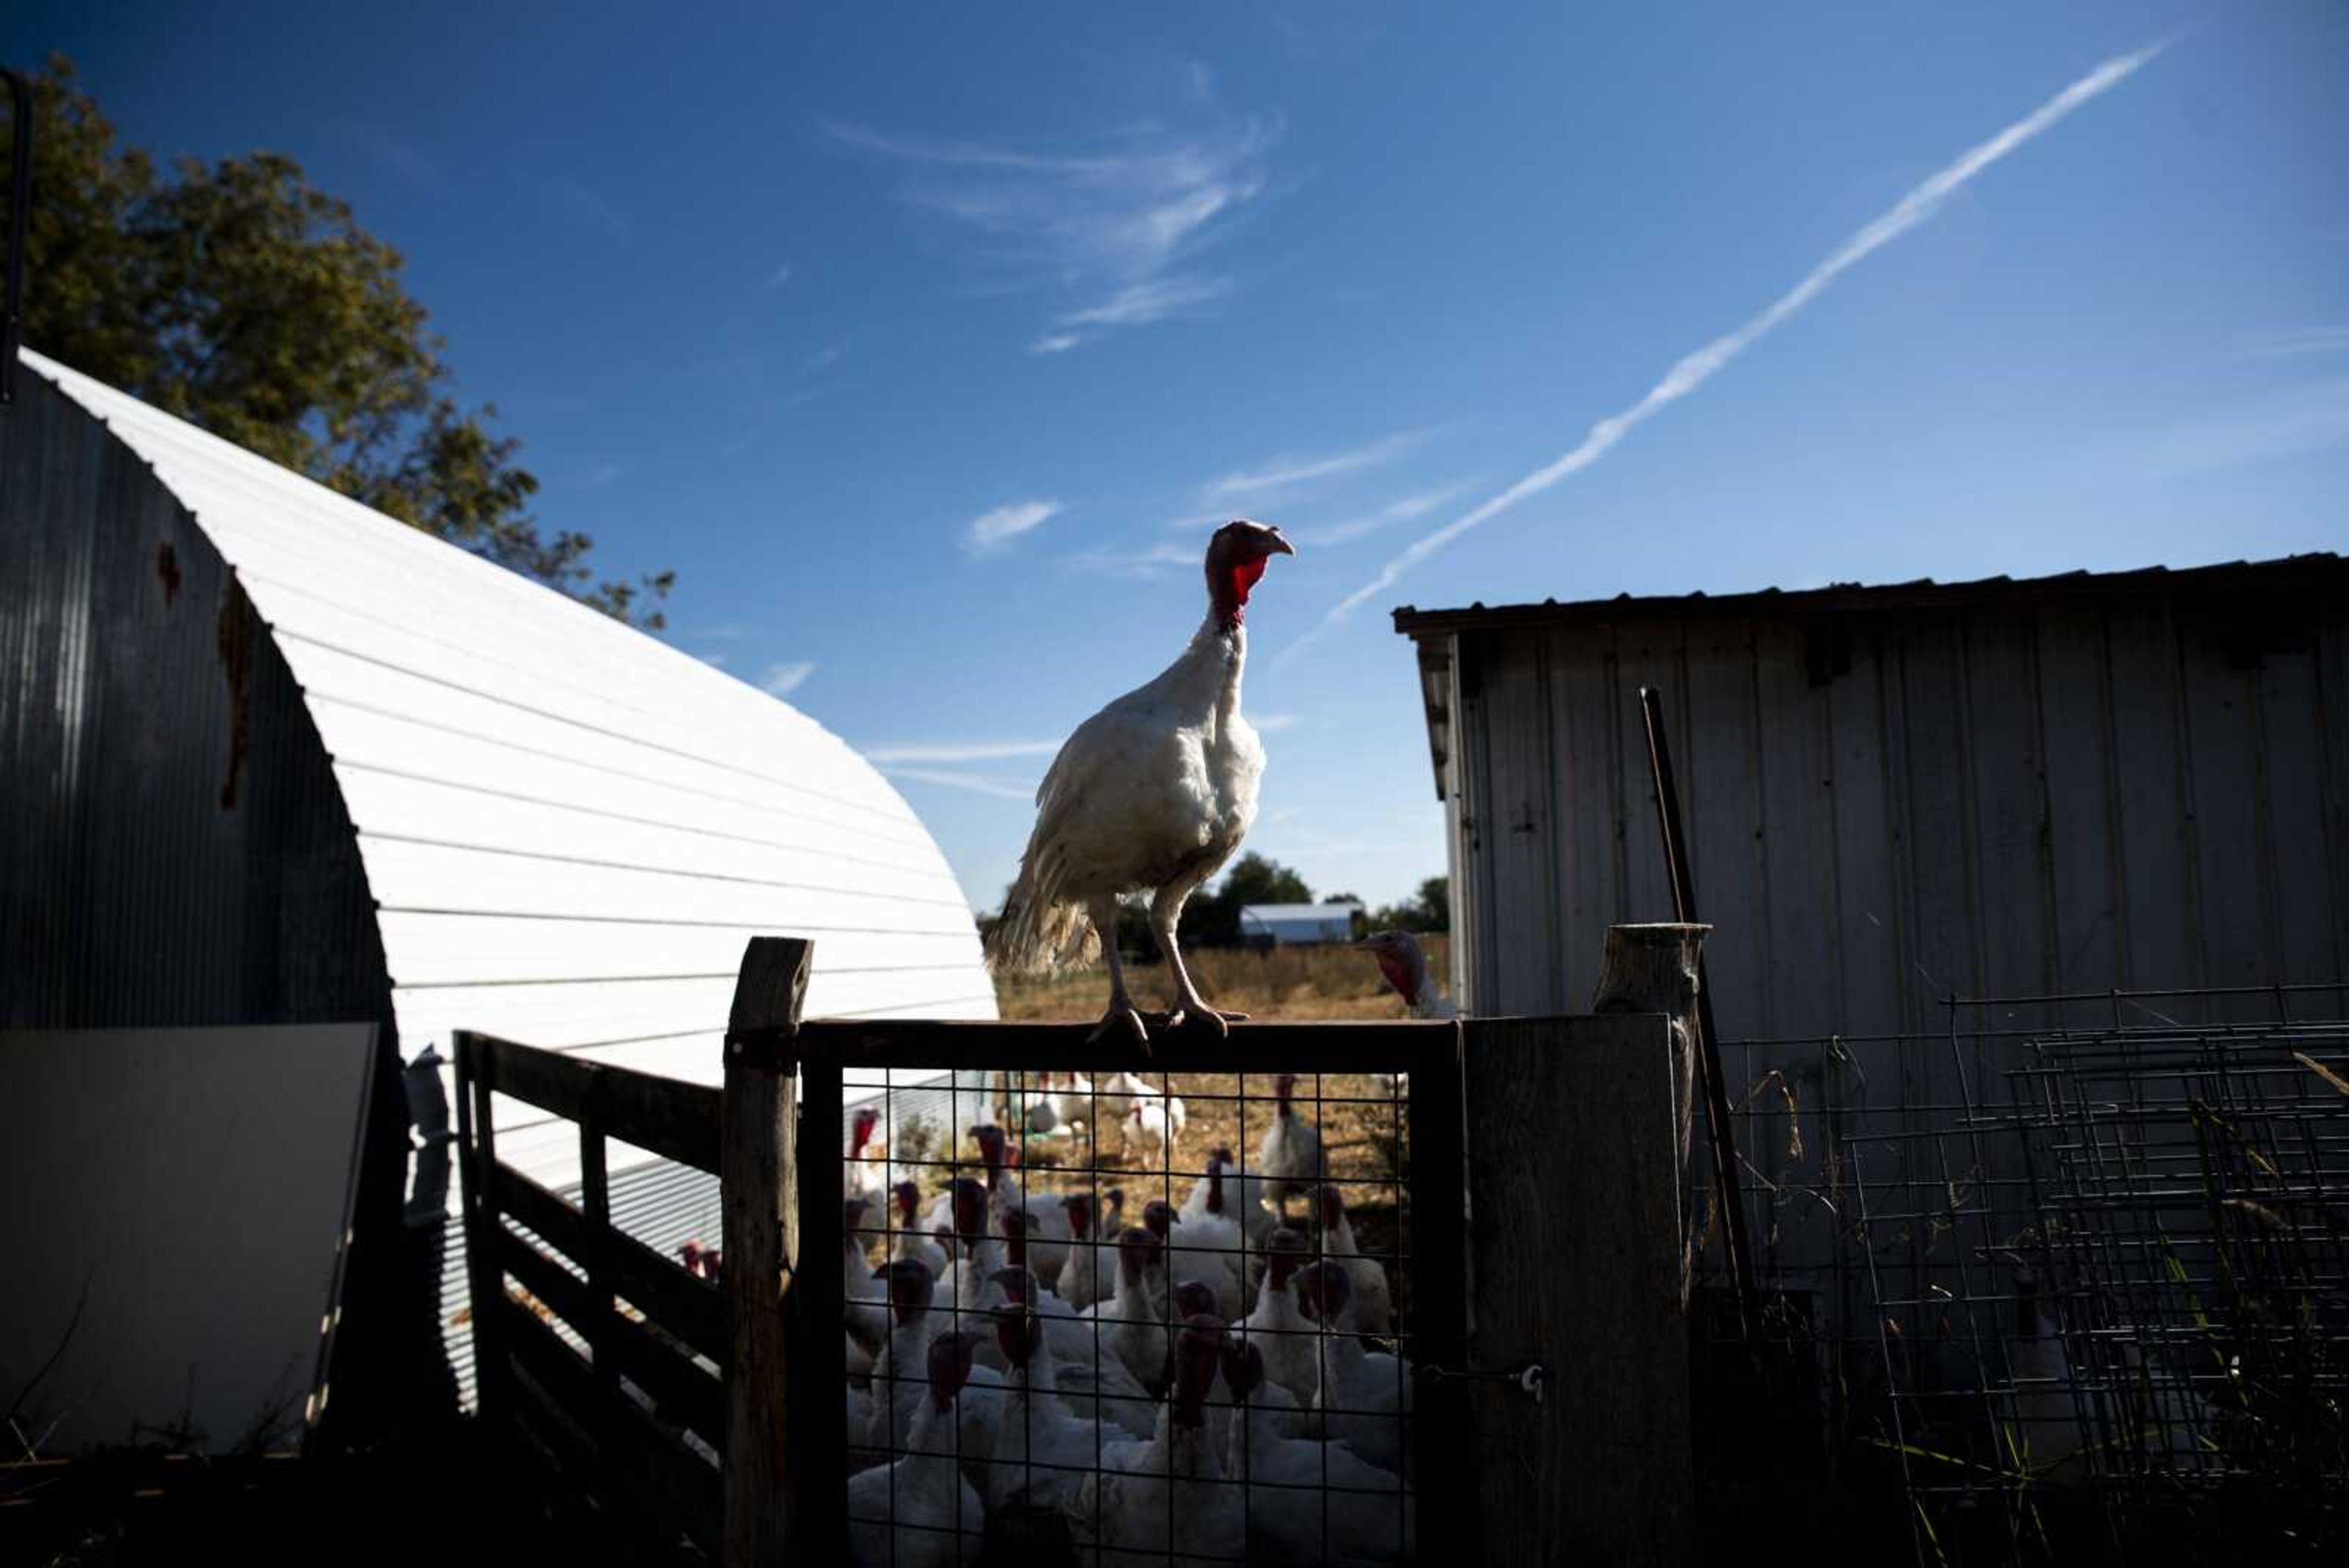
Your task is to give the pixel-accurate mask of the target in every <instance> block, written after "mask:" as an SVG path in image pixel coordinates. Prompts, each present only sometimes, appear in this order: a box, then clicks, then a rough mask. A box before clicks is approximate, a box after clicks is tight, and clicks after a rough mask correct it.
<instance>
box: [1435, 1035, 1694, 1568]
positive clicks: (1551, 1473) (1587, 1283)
mask: <svg viewBox="0 0 2349 1568" xmlns="http://www.w3.org/2000/svg"><path fill="white" fill-rule="evenodd" d="M1463 1027H1464V1032H1465V1033H1464V1041H1463V1050H1462V1059H1463V1066H1464V1090H1465V1093H1466V1099H1467V1113H1468V1114H1467V1124H1468V1128H1469V1148H1470V1161H1469V1165H1470V1175H1469V1209H1470V1214H1471V1219H1470V1222H1469V1255H1470V1259H1471V1273H1470V1278H1471V1279H1472V1280H1473V1281H1474V1289H1475V1331H1474V1333H1473V1334H1471V1335H1470V1337H1469V1345H1470V1362H1471V1366H1473V1367H1474V1369H1475V1377H1474V1378H1473V1380H1472V1381H1471V1382H1470V1383H1469V1385H1468V1386H1469V1388H1470V1389H1471V1391H1472V1396H1471V1397H1472V1406H1473V1409H1474V1412H1475V1441H1474V1444H1473V1446H1472V1448H1471V1450H1470V1458H1471V1462H1472V1464H1473V1466H1474V1469H1475V1483H1474V1484H1475V1496H1474V1499H1473V1502H1474V1506H1475V1513H1476V1518H1477V1520H1478V1521H1479V1523H1480V1526H1481V1531H1482V1540H1481V1542H1480V1545H1479V1551H1478V1554H1477V1561H1478V1562H1479V1563H1494V1564H1504V1563H1607V1564H1609V1568H1665V1565H1673V1568H1677V1565H1679V1564H1683V1563H1689V1562H1691V1561H1692V1551H1693V1546H1692V1542H1693V1540H1694V1530H1693V1521H1692V1512H1693V1510H1694V1505H1695V1478H1694V1472H1693V1469H1692V1465H1691V1460H1690V1449H1689V1387H1688V1329H1687V1316H1686V1314H1685V1313H1684V1312H1683V1310H1682V1305H1681V1296H1680V1258H1681V1238H1680V1215H1679V1208H1678V1200H1677V1197H1676V1182H1677V1176H1676V1172H1675V1170H1674V1148H1675V1136H1674V1109H1673V1104H1672V1072H1673V1064H1672V1054H1671V1053H1672V1044H1671V1026H1670V1024H1669V1023H1668V1021H1667V1020H1666V1019H1664V1018H1663V1017H1661V1016H1659V1015H1657V1014H1655V1013H1641V1014H1616V1015H1612V1016H1608V1017H1597V1018H1494V1019H1470V1020H1467V1021H1464V1025H1463ZM1533 1364H1538V1365H1539V1366H1540V1367H1541V1369H1542V1375H1541V1377H1540V1379H1539V1385H1540V1397H1539V1399H1538V1400H1537V1399H1536V1398H1535V1397H1533V1396H1532V1395H1531V1394H1530V1393H1529V1392H1527V1391H1526V1387H1525V1386H1524V1385H1523V1384H1522V1383H1521V1382H1520V1381H1518V1380H1516V1379H1511V1378H1507V1377H1502V1376H1495V1374H1503V1373H1511V1372H1516V1371H1519V1370H1520V1369H1522V1368H1524V1367H1526V1366H1528V1365H1533ZM1423 1484H1425V1483H1424V1480H1423Z"/></svg>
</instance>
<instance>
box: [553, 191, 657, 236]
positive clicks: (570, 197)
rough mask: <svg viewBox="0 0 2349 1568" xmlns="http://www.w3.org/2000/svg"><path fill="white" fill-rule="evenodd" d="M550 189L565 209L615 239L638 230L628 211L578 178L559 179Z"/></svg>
mask: <svg viewBox="0 0 2349 1568" xmlns="http://www.w3.org/2000/svg"><path fill="white" fill-rule="evenodd" d="M550 189H551V190H552V191H553V192H554V199H555V201H556V202H560V203H561V204H562V206H563V207H564V210H566V211H568V212H570V213H574V215H576V216H578V217H580V218H584V219H585V220H586V221H587V222H588V223H592V224H594V225H595V227H596V228H599V229H601V230H603V231H604V233H605V234H607V235H609V236H610V237H611V238H613V239H616V240H625V239H627V238H628V237H629V236H631V235H633V234H635V233H636V225H635V224H634V223H630V222H629V221H628V216H627V214H626V213H623V212H621V211H620V209H619V208H617V207H615V206H614V205H612V203H611V202H607V201H605V199H604V198H603V197H602V196H599V195H597V194H596V193H595V192H593V191H591V190H589V189H588V188H587V187H586V186H585V185H583V184H581V183H580V182H578V181H576V180H557V181H556V182H554V184H553V185H552V186H551V187H550Z"/></svg>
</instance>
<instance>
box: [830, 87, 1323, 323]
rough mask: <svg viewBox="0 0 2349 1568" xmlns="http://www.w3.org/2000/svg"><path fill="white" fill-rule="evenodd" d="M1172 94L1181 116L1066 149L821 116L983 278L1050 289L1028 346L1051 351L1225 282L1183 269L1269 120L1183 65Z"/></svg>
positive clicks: (1262, 181)
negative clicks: (951, 232)
mask: <svg viewBox="0 0 2349 1568" xmlns="http://www.w3.org/2000/svg"><path fill="white" fill-rule="evenodd" d="M1182 98H1183V102H1182V103H1181V104H1180V106H1179V108H1180V109H1181V111H1182V116H1183V118H1184V119H1186V120H1188V121H1191V122H1193V123H1190V124H1187V125H1185V126H1184V127H1182V128H1180V129H1176V128H1171V127H1169V126H1166V125H1163V124H1148V125H1144V126H1141V127H1137V128H1133V129H1128V130H1123V131H1120V132H1116V133H1113V134H1110V135H1106V136H1104V137H1102V138H1100V139H1099V140H1097V141H1095V142H1094V143H1093V144H1092V145H1091V146H1088V147H1085V148H1082V149H1078V150H1050V151H1037V150H1031V149H1027V148H1022V147H1019V146H1013V145H1006V144H1001V143H991V142H983V141H966V140H932V139H926V138H921V137H910V136H901V135H895V134H892V133H889V132H886V131H882V130H874V129H873V128H871V127H869V126H864V125H858V124H854V123H852V122H849V121H845V120H837V119H828V120H825V121H823V134H824V135H825V136H826V137H827V138H829V139H830V140H832V141H833V142H834V143H835V144H837V145H839V146H842V147H844V148H850V149H854V151H860V152H864V153H866V154H869V155H872V156H874V157H878V158H883V159H886V160H888V161H890V162H892V163H894V164H895V165H896V166H897V168H898V170H899V171H900V184H899V186H898V195H899V196H900V198H901V199H902V200H904V201H905V202H907V203H908V204H909V205H912V206H914V207H916V208H919V209H920V210H922V211H923V212H925V213H929V214H931V215H932V216H933V217H936V218H937V219H940V220H942V221H944V222H946V223H949V224H951V225H953V226H955V227H957V228H959V229H962V230H964V231H967V232H969V233H972V234H977V235H978V238H979V241H980V244H979V245H978V248H977V250H976V252H975V253H974V255H973V258H972V259H973V260H974V261H975V263H976V265H978V268H979V270H980V273H981V275H982V278H983V281H984V282H985V283H986V284H987V285H988V286H989V288H990V290H991V291H995V292H1030V291H1042V292H1046V293H1049V294H1050V295H1052V296H1056V297H1057V298H1058V299H1059V300H1060V301H1061V304H1060V305H1059V306H1058V307H1057V308H1055V309H1053V310H1052V311H1051V313H1050V317H1049V318H1048V320H1047V322H1046V324H1045V328H1044V330H1043V331H1041V332H1040V334H1039V336H1037V337H1034V338H1033V339H1032V340H1030V343H1029V344H1028V351H1029V352H1030V353H1031V354H1062V353H1066V352H1068V351H1069V350H1070V349H1071V348H1076V347H1078V346H1079V345H1081V344H1082V343H1085V342H1088V341H1090V340H1091V339H1092V338H1093V337H1098V336H1100V335H1102V334H1103V333H1106V332H1109V331H1112V330H1115V329H1118V328H1121V327H1139V326H1144V325H1148V324H1150V323H1153V322H1160V321H1167V320H1172V319H1174V318H1176V317H1184V316H1190V315H1195V314H1198V313H1200V312H1202V311H1203V310H1205V309H1206V307H1208V306H1211V305H1213V304H1215V303H1216V302H1217V301H1219V300H1221V299H1223V298H1224V297H1226V296H1228V295H1229V294H1230V293H1231V292H1232V289H1233V287H1234V284H1233V281H1232V279H1231V278H1229V277H1228V276H1223V275H1206V274H1201V273H1198V272H1195V271H1189V270H1186V269H1188V268H1190V267H1191V266H1192V265H1193V264H1194V263H1195V261H1196V260H1197V258H1198V257H1199V255H1200V253H1201V252H1202V251H1204V250H1205V249H1206V247H1207V246H1208V245H1210V244H1213V243H1215V242H1216V240H1217V239H1219V238H1220V237H1221V234H1223V232H1225V231H1226V230H1228V228H1229V227H1230V225H1231V223H1232V221H1233V220H1234V219H1235V217H1236V216H1237V214H1238V213H1241V212H1242V211H1243V210H1245V209H1246V208H1247V206H1248V205H1249V204H1250V203H1251V202H1255V201H1256V200H1257V198H1258V197H1260V196H1261V195H1263V193H1264V192H1265V190H1266V188H1267V184H1268V174H1267V171H1266V158H1267V155H1268V152H1269V151H1270V150H1271V148H1272V146H1273V144H1274V143H1275V142H1277V141H1278V140H1279V136H1280V130H1281V127H1280V122H1279V121H1278V119H1266V118H1257V117H1241V116H1234V115H1232V114H1230V113H1228V112H1227V111H1226V110H1224V109H1221V108H1220V107H1219V106H1218V105H1217V104H1216V99H1215V93H1214V83H1213V78H1212V76H1208V75H1202V74H1197V73H1193V74H1191V75H1190V76H1189V77H1188V78H1186V88H1185V92H1184V93H1183V95H1182Z"/></svg>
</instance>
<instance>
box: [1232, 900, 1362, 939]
mask: <svg viewBox="0 0 2349 1568" xmlns="http://www.w3.org/2000/svg"><path fill="white" fill-rule="evenodd" d="M1361 912H1362V907H1361V905H1360V904H1355V903H1336V904H1243V905H1241V906H1240V935H1241V936H1242V937H1244V938H1247V939H1250V940H1255V939H1257V938H1262V939H1265V940H1269V941H1272V942H1274V943H1277V944H1278V945H1279V946H1281V947H1300V946H1310V945H1312V944H1314V943H1317V942H1342V941H1350V940H1352V938H1353V935H1354V917H1355V916H1357V915H1359V914H1361Z"/></svg>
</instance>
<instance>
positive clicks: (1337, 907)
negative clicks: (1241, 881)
mask: <svg viewBox="0 0 2349 1568" xmlns="http://www.w3.org/2000/svg"><path fill="white" fill-rule="evenodd" d="M1361 908H1362V906H1361V905H1360V904H1358V903H1356V902H1354V901H1353V900H1352V899H1350V898H1349V899H1343V900H1341V901H1340V902H1338V903H1335V904H1243V905H1241V906H1240V919H1244V920H1340V919H1348V918H1350V917H1351V916H1353V915H1357V914H1359V913H1361Z"/></svg>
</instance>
